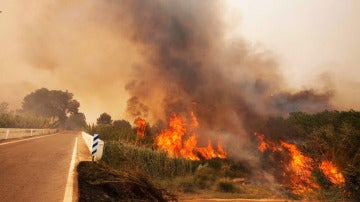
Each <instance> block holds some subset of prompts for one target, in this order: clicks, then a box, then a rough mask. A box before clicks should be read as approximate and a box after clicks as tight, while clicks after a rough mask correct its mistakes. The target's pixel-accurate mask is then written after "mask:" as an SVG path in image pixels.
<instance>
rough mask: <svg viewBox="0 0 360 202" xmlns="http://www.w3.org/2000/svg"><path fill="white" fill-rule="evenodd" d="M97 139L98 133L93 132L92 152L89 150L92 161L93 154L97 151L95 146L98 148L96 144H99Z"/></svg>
mask: <svg viewBox="0 0 360 202" xmlns="http://www.w3.org/2000/svg"><path fill="white" fill-rule="evenodd" d="M98 140H99V135H98V134H95V135H94V137H93V145H92V152H91V155H92V161H94V159H95V154H96V152H97V148H98V144H99V141H98Z"/></svg>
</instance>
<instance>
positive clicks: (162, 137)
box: [155, 112, 226, 160]
mask: <svg viewBox="0 0 360 202" xmlns="http://www.w3.org/2000/svg"><path fill="white" fill-rule="evenodd" d="M190 115H191V119H192V123H191V124H190V125H189V126H190V132H192V131H193V130H194V129H195V128H196V127H198V126H199V122H198V121H197V118H196V116H195V114H194V113H193V112H191V114H190ZM186 134H187V128H186V124H185V122H184V121H183V119H182V118H181V117H180V116H177V115H176V114H174V115H172V116H171V117H170V122H169V128H168V129H166V130H164V131H162V132H161V133H160V134H159V135H158V136H157V137H156V140H155V143H156V145H157V146H158V148H160V149H162V150H165V151H167V152H168V154H169V156H170V157H172V158H174V157H183V158H186V159H190V160H200V159H201V158H203V159H211V158H226V152H225V151H224V149H223V148H222V146H221V143H220V142H219V143H218V146H217V150H215V149H214V148H213V147H212V144H211V141H210V140H209V142H208V146H207V147H198V146H197V143H198V134H196V133H195V132H193V133H191V134H190V135H188V137H187V138H185V136H186Z"/></svg>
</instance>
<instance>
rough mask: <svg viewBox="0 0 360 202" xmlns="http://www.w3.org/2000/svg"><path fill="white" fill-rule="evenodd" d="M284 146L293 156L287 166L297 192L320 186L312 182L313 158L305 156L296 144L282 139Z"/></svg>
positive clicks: (281, 142)
mask: <svg viewBox="0 0 360 202" xmlns="http://www.w3.org/2000/svg"><path fill="white" fill-rule="evenodd" d="M280 144H281V146H282V147H284V148H286V149H287V150H288V151H289V153H290V156H291V161H290V164H289V165H288V166H287V169H288V171H290V172H289V174H288V176H289V177H290V181H291V182H292V184H293V186H294V188H295V189H296V191H297V192H300V193H301V192H304V191H309V190H310V189H309V188H318V187H319V185H318V184H316V183H314V182H312V180H311V170H312V169H313V167H312V165H313V160H312V159H311V158H309V157H307V156H304V155H303V154H302V153H301V152H300V150H299V149H298V148H297V147H296V145H294V144H289V143H286V142H283V141H280Z"/></svg>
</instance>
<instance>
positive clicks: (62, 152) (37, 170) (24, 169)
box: [0, 132, 77, 202]
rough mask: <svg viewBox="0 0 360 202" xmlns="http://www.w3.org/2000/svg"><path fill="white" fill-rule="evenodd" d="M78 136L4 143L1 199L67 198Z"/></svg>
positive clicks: (0, 159)
mask: <svg viewBox="0 0 360 202" xmlns="http://www.w3.org/2000/svg"><path fill="white" fill-rule="evenodd" d="M76 135H77V133H74V132H64V133H58V134H55V135H49V136H44V137H41V138H38V139H30V140H26V141H21V142H14V143H9V144H4V145H1V144H0V201H2V202H7V201H9V202H10V201H11V202H17V201H29V202H31V201H36V202H38V201H39V202H40V201H46V202H51V201H63V197H64V192H65V186H66V181H67V176H68V171H69V166H70V161H71V155H72V152H73V148H74V143H75V138H76Z"/></svg>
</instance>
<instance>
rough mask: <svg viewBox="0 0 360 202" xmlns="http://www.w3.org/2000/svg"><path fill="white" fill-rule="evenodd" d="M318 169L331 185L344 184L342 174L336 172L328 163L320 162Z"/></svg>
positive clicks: (335, 168) (334, 167)
mask: <svg viewBox="0 0 360 202" xmlns="http://www.w3.org/2000/svg"><path fill="white" fill-rule="evenodd" d="M319 168H320V170H321V171H322V172H323V173H324V175H325V176H326V177H327V178H328V179H329V180H330V181H331V182H332V183H334V184H343V183H345V178H344V176H343V175H342V173H340V172H339V171H338V168H337V167H336V166H334V165H333V164H332V163H331V162H330V161H322V162H321V164H320V167H319Z"/></svg>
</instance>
